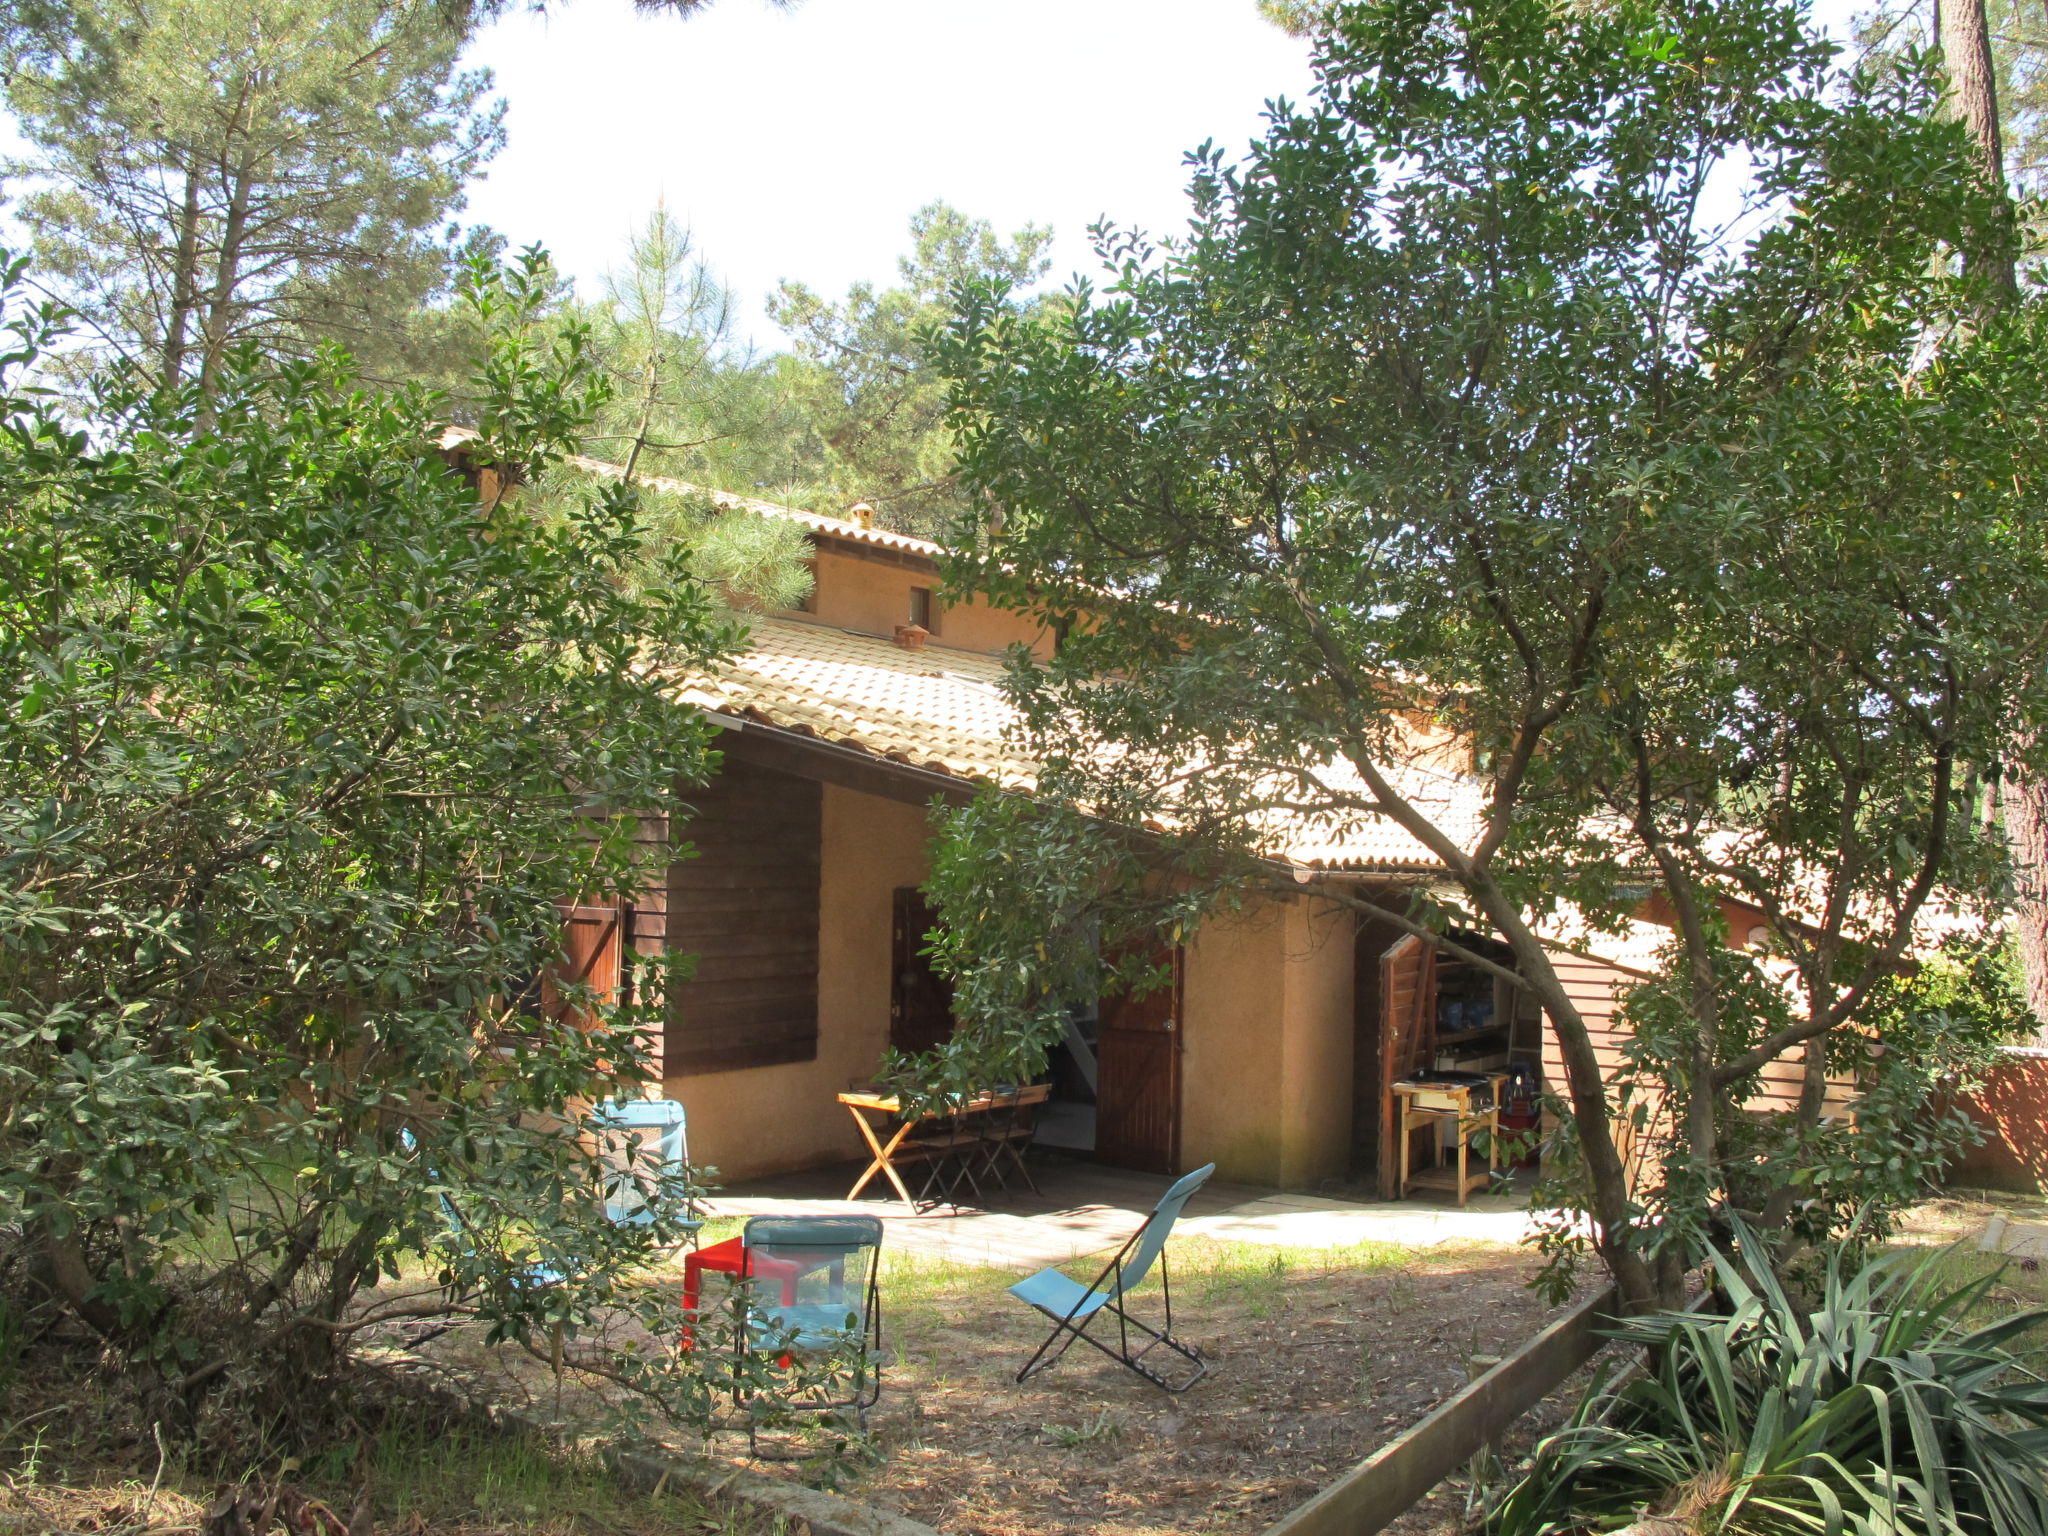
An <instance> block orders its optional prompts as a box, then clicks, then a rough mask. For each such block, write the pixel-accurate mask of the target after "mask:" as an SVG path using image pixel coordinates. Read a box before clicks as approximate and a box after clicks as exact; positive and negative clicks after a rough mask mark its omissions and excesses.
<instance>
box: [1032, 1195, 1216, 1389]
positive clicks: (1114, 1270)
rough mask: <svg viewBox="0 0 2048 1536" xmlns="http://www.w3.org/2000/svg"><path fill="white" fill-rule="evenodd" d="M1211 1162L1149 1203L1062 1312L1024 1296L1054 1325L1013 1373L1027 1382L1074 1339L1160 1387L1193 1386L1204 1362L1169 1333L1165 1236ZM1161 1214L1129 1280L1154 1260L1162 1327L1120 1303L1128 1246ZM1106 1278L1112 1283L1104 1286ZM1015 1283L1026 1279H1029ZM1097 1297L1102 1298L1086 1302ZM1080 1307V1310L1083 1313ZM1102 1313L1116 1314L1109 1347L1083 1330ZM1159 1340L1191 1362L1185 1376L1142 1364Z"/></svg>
mask: <svg viewBox="0 0 2048 1536" xmlns="http://www.w3.org/2000/svg"><path fill="white" fill-rule="evenodd" d="M1215 1167H1216V1165H1215V1164H1214V1163H1211V1164H1209V1165H1208V1166H1207V1167H1205V1168H1201V1169H1198V1170H1196V1172H1194V1173H1192V1174H1189V1175H1187V1176H1186V1177H1184V1178H1182V1179H1180V1180H1178V1181H1177V1182H1176V1183H1175V1184H1174V1186H1173V1187H1172V1188H1171V1189H1169V1190H1168V1191H1167V1192H1166V1194H1164V1195H1163V1196H1161V1197H1160V1200H1159V1204H1158V1205H1156V1206H1154V1207H1153V1208H1152V1214H1151V1215H1150V1216H1148V1217H1146V1218H1145V1222H1144V1225H1143V1226H1141V1227H1139V1228H1138V1230H1137V1231H1135V1232H1133V1233H1132V1234H1131V1235H1130V1237H1129V1239H1128V1240H1127V1241H1126V1242H1125V1243H1124V1245H1123V1246H1122V1247H1121V1248H1119V1249H1118V1250H1117V1251H1116V1253H1115V1255H1114V1256H1113V1257H1112V1258H1111V1259H1110V1261H1109V1262H1108V1263H1107V1264H1105V1265H1104V1266H1103V1267H1102V1273H1100V1274H1099V1275H1097V1276H1096V1277H1095V1280H1094V1283H1093V1284H1091V1285H1089V1286H1088V1287H1087V1289H1086V1290H1084V1291H1082V1292H1081V1293H1080V1294H1079V1295H1078V1296H1077V1297H1076V1298H1075V1300H1074V1303H1073V1305H1072V1306H1070V1307H1069V1308H1068V1309H1067V1312H1066V1315H1065V1316H1061V1315H1059V1314H1057V1313H1055V1312H1052V1311H1050V1310H1049V1309H1047V1308H1046V1307H1044V1306H1041V1305H1039V1303H1037V1302H1035V1301H1029V1299H1028V1298H1023V1299H1025V1300H1026V1302H1027V1305H1030V1306H1032V1307H1033V1308H1035V1309H1036V1310H1037V1311H1039V1312H1040V1313H1042V1314H1043V1315H1045V1316H1046V1317H1049V1318H1051V1319H1052V1322H1053V1329H1052V1332H1051V1333H1049V1334H1047V1335H1046V1338H1045V1342H1044V1343H1043V1344H1041V1345H1039V1346H1038V1352H1037V1353H1036V1354H1034V1355H1033V1356H1032V1357H1031V1358H1030V1359H1029V1360H1027V1361H1025V1362H1024V1368H1023V1369H1022V1370H1020V1371H1019V1372H1017V1380H1018V1381H1020V1382H1022V1381H1028V1380H1029V1379H1030V1378H1031V1377H1032V1376H1034V1375H1036V1374H1038V1373H1039V1372H1041V1371H1045V1370H1050V1369H1051V1368H1052V1367H1053V1366H1054V1365H1055V1364H1057V1363H1058V1361H1059V1360H1060V1357H1061V1356H1063V1355H1065V1354H1066V1352H1067V1351H1068V1350H1069V1349H1071V1348H1072V1347H1073V1344H1074V1341H1075V1340H1076V1339H1079V1340H1081V1342H1083V1343H1084V1344H1088V1345H1090V1346H1092V1347H1093V1348H1095V1349H1097V1350H1100V1351H1101V1352H1102V1353H1103V1354H1105V1355H1107V1356H1109V1358H1110V1359H1112V1360H1114V1361H1116V1362H1117V1364H1119V1365H1125V1366H1129V1367H1130V1368H1131V1369H1132V1370H1133V1371H1135V1372H1137V1373H1138V1375H1140V1376H1142V1377H1144V1378H1145V1379H1146V1380H1147V1381H1149V1382H1151V1383H1152V1384H1153V1385H1154V1386H1155V1387H1158V1388H1159V1389H1160V1390H1161V1391H1164V1392H1173V1393H1180V1392H1185V1391H1187V1389H1188V1388H1189V1387H1192V1386H1193V1385H1194V1384H1195V1383H1196V1382H1198V1381H1200V1380H1201V1379H1202V1378H1203V1377H1204V1376H1206V1375H1208V1374H1209V1361H1208V1358H1207V1357H1206V1356H1204V1355H1203V1353H1202V1352H1201V1350H1200V1349H1198V1348H1196V1347H1195V1346H1194V1345H1192V1344H1184V1343H1182V1342H1181V1341H1180V1340H1179V1339H1176V1338H1175V1337H1174V1336H1173V1281H1172V1278H1171V1276H1170V1275H1169V1273H1168V1271H1167V1263H1166V1239H1167V1236H1168V1235H1169V1234H1170V1233H1171V1232H1172V1230H1173V1224H1174V1223H1175V1222H1176V1221H1178V1220H1179V1219H1180V1213H1181V1210H1182V1208H1183V1207H1185V1206H1186V1204H1187V1201H1188V1199H1189V1198H1190V1197H1191V1196H1192V1195H1193V1194H1194V1192H1195V1191H1196V1190H1198V1189H1200V1188H1201V1187H1202V1185H1203V1183H1205V1182H1206V1181H1207V1180H1208V1177H1209V1175H1210V1174H1211V1173H1212V1172H1214V1171H1215ZM1184 1186H1185V1187H1184ZM1169 1203H1171V1204H1172V1205H1173V1210H1172V1212H1171V1213H1170V1214H1169V1213H1168V1212H1167V1211H1166V1209H1165V1208H1166V1206H1167V1205H1168V1204H1169ZM1162 1218H1163V1219H1164V1224H1165V1230H1164V1231H1162V1232H1161V1234H1160V1236H1159V1239H1158V1246H1157V1249H1156V1252H1155V1254H1153V1255H1150V1256H1147V1257H1146V1258H1141V1259H1140V1261H1139V1263H1138V1264H1137V1265H1135V1266H1133V1267H1134V1268H1135V1270H1136V1273H1135V1274H1132V1275H1131V1276H1130V1277H1129V1284H1130V1285H1132V1286H1136V1285H1142V1284H1143V1283H1144V1280H1145V1276H1146V1274H1147V1272H1148V1271H1149V1270H1150V1268H1151V1263H1152V1262H1156V1263H1157V1264H1158V1266H1159V1287H1160V1294H1161V1297H1162V1299H1163V1301H1164V1303H1165V1311H1166V1320H1165V1327H1164V1328H1163V1329H1159V1328H1153V1327H1151V1326H1150V1325H1149V1324H1147V1323H1143V1322H1140V1321H1139V1320H1138V1319H1137V1318H1135V1317H1133V1316H1131V1313H1130V1309H1129V1308H1128V1306H1126V1305H1125V1303H1126V1302H1127V1300H1128V1294H1129V1293H1128V1290H1127V1288H1126V1284H1125V1275H1126V1264H1127V1263H1128V1261H1129V1260H1130V1257H1131V1255H1132V1253H1133V1251H1135V1250H1137V1249H1138V1248H1139V1247H1140V1246H1141V1245H1142V1244H1144V1242H1145V1240H1146V1238H1147V1237H1148V1236H1149V1235H1150V1233H1151V1232H1152V1229H1153V1225H1154V1223H1156V1222H1159V1221H1161V1220H1162ZM1148 1259H1149V1262H1148ZM1041 1273H1043V1272H1041ZM1034 1278H1035V1277H1034ZM1105 1282H1113V1283H1112V1284H1108V1285H1105ZM1020 1283H1021V1284H1029V1283H1030V1282H1028V1281H1026V1282H1020ZM1013 1289H1014V1288H1013ZM1097 1296H1100V1297H1102V1298H1103V1299H1102V1300H1101V1301H1100V1302H1099V1303H1097V1304H1095V1305H1093V1306H1091V1305H1090V1302H1091V1301H1093V1300H1094V1298H1095V1297H1097ZM1084 1312H1085V1315H1083V1314H1084ZM1105 1312H1113V1313H1115V1314H1116V1324H1117V1343H1116V1347H1115V1348H1114V1349H1112V1348H1111V1347H1110V1346H1109V1345H1108V1344H1106V1343H1104V1342H1103V1341H1102V1340H1101V1339H1098V1338H1096V1337H1095V1336H1094V1335H1093V1334H1091V1333H1089V1332H1088V1325H1089V1324H1090V1323H1092V1322H1094V1321H1095V1319H1096V1318H1098V1317H1100V1316H1101V1315H1102V1314H1103V1313H1105ZM1076 1318H1079V1319H1080V1321H1079V1322H1078V1323H1077V1322H1076V1321H1075V1319H1076ZM1133 1329H1135V1330H1137V1332H1139V1333H1140V1334H1142V1335H1144V1337H1145V1338H1146V1339H1147V1340H1149V1341H1150V1342H1148V1343H1147V1344H1145V1346H1144V1347H1143V1348H1141V1349H1140V1350H1138V1351H1137V1353H1136V1354H1133V1353H1132V1352H1131V1331H1132V1330H1133ZM1055 1341H1058V1343H1059V1348H1058V1349H1056V1350H1054V1349H1053V1348H1052V1346H1053V1344H1054V1342H1055ZM1162 1345H1163V1346H1164V1347H1165V1348H1167V1349H1168V1350H1171V1351H1172V1352H1173V1353H1174V1354H1176V1355H1179V1356H1180V1357H1181V1359H1183V1360H1185V1361H1186V1362H1187V1363H1188V1365H1189V1366H1190V1367H1192V1369H1191V1370H1190V1371H1189V1372H1188V1374H1187V1376H1186V1378H1185V1379H1184V1380H1179V1381H1176V1380H1173V1379H1171V1378H1169V1377H1167V1376H1165V1375H1163V1374H1162V1373H1160V1372H1159V1371H1155V1370H1153V1369H1152V1368H1151V1367H1150V1366H1148V1365H1146V1364H1145V1363H1144V1362H1145V1357H1146V1356H1147V1355H1149V1354H1151V1353H1152V1351H1153V1350H1155V1349H1158V1348H1160V1347H1161V1346H1162ZM1048 1350H1052V1353H1051V1355H1050V1356H1049V1357H1048V1355H1047V1353H1046V1352H1047V1351H1048Z"/></svg>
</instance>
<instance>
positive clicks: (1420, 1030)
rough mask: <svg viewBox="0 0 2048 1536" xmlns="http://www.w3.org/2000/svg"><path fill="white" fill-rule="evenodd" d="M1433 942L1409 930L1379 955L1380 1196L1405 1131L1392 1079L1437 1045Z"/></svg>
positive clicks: (1395, 1170)
mask: <svg viewBox="0 0 2048 1536" xmlns="http://www.w3.org/2000/svg"><path fill="white" fill-rule="evenodd" d="M1435 1019H1436V946H1435V945H1433V944H1425V943H1424V942H1423V941H1422V940H1421V939H1418V938H1417V937H1415V935H1414V934H1412V933H1405V934H1403V935H1402V936H1401V937H1400V938H1398V939H1396V940H1395V941H1394V942H1393V944H1392V945H1391V946H1390V947H1389V948H1388V950H1387V952H1386V953H1385V954H1383V955H1381V956H1380V1082H1379V1093H1380V1166H1379V1183H1380V1198H1381V1199H1382V1200H1391V1199H1393V1198H1394V1195H1395V1185H1396V1184H1398V1183H1399V1182H1400V1177H1401V1166H1400V1157H1399V1153H1400V1147H1399V1145H1398V1144H1397V1142H1396V1140H1395V1138H1396V1137H1398V1136H1400V1135H1402V1134H1403V1133H1402V1132H1401V1130H1400V1129H1399V1128H1398V1124H1397V1118H1396V1116H1395V1114H1394V1104H1393V1099H1394V1084H1395V1083H1396V1082H1397V1081H1399V1080H1400V1079H1401V1078H1404V1077H1406V1076H1407V1075H1408V1074H1409V1073H1410V1072H1414V1071H1417V1070H1419V1069H1420V1068H1422V1067H1426V1066H1428V1065H1429V1057H1430V1055H1431V1054H1432V1053H1433V1051H1434V1049H1435V1041H1436V1031H1435V1029H1434V1023H1435Z"/></svg>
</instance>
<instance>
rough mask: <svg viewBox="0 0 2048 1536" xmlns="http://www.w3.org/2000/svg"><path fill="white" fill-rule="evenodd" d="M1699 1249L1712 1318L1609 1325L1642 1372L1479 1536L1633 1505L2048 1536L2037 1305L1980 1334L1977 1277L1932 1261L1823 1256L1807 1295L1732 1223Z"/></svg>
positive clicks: (1778, 1520) (1562, 1445)
mask: <svg viewBox="0 0 2048 1536" xmlns="http://www.w3.org/2000/svg"><path fill="white" fill-rule="evenodd" d="M1739 1235H1740V1236H1741V1237H1743V1238H1745V1239H1747V1240H1746V1241H1744V1242H1743V1243H1742V1245H1741V1254H1740V1257H1739V1258H1738V1259H1731V1258H1729V1257H1726V1256H1722V1255H1717V1256H1716V1258H1715V1260H1714V1279H1715V1284H1716V1288H1717V1289H1716V1293H1715V1295H1714V1297H1713V1298H1712V1303H1713V1304H1714V1307H1715V1310H1711V1311H1707V1310H1703V1311H1699V1312H1665V1313H1660V1314H1656V1315H1653V1316H1647V1317H1639V1318H1633V1319H1630V1320H1629V1321H1628V1322H1626V1323H1624V1324H1622V1325H1621V1326H1620V1327H1619V1328H1617V1329H1616V1330H1615V1331H1616V1334H1617V1336H1618V1337H1619V1338H1621V1339H1622V1340H1624V1341H1625V1342H1627V1343H1629V1344H1633V1345H1637V1346H1641V1347H1643V1348H1645V1349H1647V1350H1648V1351H1649V1352H1650V1353H1649V1359H1650V1362H1651V1364H1650V1368H1649V1370H1648V1372H1647V1373H1646V1374H1644V1375H1641V1376H1639V1377H1637V1378H1636V1379H1635V1380H1633V1381H1632V1382H1630V1383H1629V1384H1627V1385H1626V1386H1623V1387H1622V1388H1620V1389H1619V1390H1618V1391H1615V1392H1608V1391H1607V1390H1605V1388H1604V1387H1603V1386H1602V1385H1601V1384H1598V1383H1596V1384H1595V1386H1594V1388H1593V1389H1592V1390H1591V1391H1589V1392H1588V1393H1587V1395H1586V1397H1585V1399H1584V1401H1583V1402H1582V1403H1581V1404H1580V1406H1579V1409H1578V1411H1577V1413H1576V1414H1575V1415H1574V1416H1573V1418H1572V1421H1571V1422H1570V1423H1569V1424H1568V1425H1567V1426H1566V1427H1565V1428H1564V1429H1563V1430H1561V1431H1559V1432H1558V1433H1557V1434H1554V1435H1552V1436H1550V1437H1549V1438H1548V1439H1546V1440H1545V1441H1544V1442H1543V1443H1542V1444H1541V1445H1539V1446H1538V1447H1537V1450H1536V1456H1535V1461H1534V1465H1533V1466H1532V1468H1531V1469H1530V1471H1529V1472H1528V1474H1527V1475H1526V1476H1524V1477H1523V1478H1522V1479H1521V1480H1520V1481H1519V1482H1517V1483H1516V1484H1515V1486H1514V1487H1513V1488H1512V1489H1510V1490H1509V1492H1508V1493H1507V1495H1506V1497H1505V1498H1504V1499H1503V1500H1502V1502H1501V1503H1500V1505H1499V1506H1498V1507H1497V1508H1496V1509H1495V1511H1494V1512H1493V1514H1492V1516H1491V1518H1490V1519H1489V1520H1488V1522H1487V1525H1486V1529H1487V1530H1488V1531H1489V1532H1490V1533H1493V1536H1545V1533H1550V1532H1568V1531H1569V1532H1577V1531H1586V1530H1601V1529H1607V1528H1613V1527H1618V1526H1621V1525H1625V1524H1628V1523H1629V1522H1631V1521H1633V1520H1635V1519H1638V1518H1640V1516H1641V1515H1642V1514H1643V1513H1644V1512H1645V1511H1647V1512H1649V1513H1651V1514H1654V1515H1658V1516H1662V1517H1665V1518H1668V1519H1671V1520H1673V1521H1675V1522H1678V1523H1679V1524H1680V1525H1682V1526H1683V1527H1684V1528H1686V1529H1696V1530H1708V1529H1711V1530H1717V1531H1728V1532H1731V1533H1747V1532H1759V1533H1761V1532H1768V1533H1771V1536H1783V1533H1785V1532H1798V1531H1814V1532H1829V1533H1833V1532H1837V1531H1857V1532H1870V1533H1878V1532H1914V1533H1926V1536H1936V1533H1940V1536H1951V1533H1952V1536H1962V1533H1964V1532H1996V1533H1998V1536H2038V1533H2040V1532H2042V1531H2044V1530H2048V1380H2044V1379H2043V1378H2042V1376H2041V1375H2040V1373H2039V1372H2038V1370H2037V1369H2036V1368H2035V1366H2034V1364H2033V1363H2032V1358H2033V1355H2034V1354H2035V1353H2036V1352H2034V1351H2031V1350H2025V1349H2022V1347H2021V1346H2023V1345H2024V1344H2025V1343H2026V1341H2028V1340H2030V1339H2031V1338H2032V1337H2033V1336H2034V1335H2035V1333H2036V1331H2037V1330H2038V1329H2040V1328H2041V1327H2042V1325H2043V1324H2044V1322H2048V1310H2044V1309H2039V1308H2036V1309H2031V1310H2028V1311H2025V1312H2021V1313H2018V1314H2015V1315H2013V1316H2009V1317H2006V1318H2003V1319H2001V1320H1999V1321H1997V1322H1995V1323H1992V1324H1990V1325H1988V1326H1982V1327H1972V1326H1971V1314H1972V1312H1973V1311H1974V1310H1975V1309H1976V1308H1977V1306H1978V1304H1979V1303H1980V1302H1981V1300H1982V1299H1983V1297H1984V1294H1985V1292H1986V1291H1987V1290H1988V1289H1989V1287H1990V1286H1991V1284H1992V1283H1993V1281H1994V1280H1995V1278H1996V1277H1995V1276H1986V1277H1983V1278H1980V1279H1978V1280H1976V1281H1973V1282H1970V1283H1967V1284H1964V1285H1961V1286H1946V1285H1944V1284H1943V1283H1942V1280H1941V1273H1940V1272H1941V1268H1942V1263H1941V1259H1942V1256H1941V1255H1939V1254H1936V1255H1932V1256H1920V1257H1912V1256H1908V1255H1905V1254H1891V1255H1887V1256H1885V1257H1881V1258H1878V1259H1876V1260H1873V1261H1870V1262H1868V1263H1862V1262H1856V1263H1855V1264H1854V1265H1853V1267H1852V1266H1850V1265H1845V1264H1844V1263H1843V1262H1842V1259H1841V1257H1840V1256H1839V1255H1838V1256H1836V1257H1835V1258H1833V1259H1831V1261H1830V1262H1829V1264H1828V1266H1827V1270H1826V1274H1825V1278H1824V1280H1823V1282H1822V1289H1821V1293H1820V1295H1819V1296H1818V1297H1817V1298H1815V1299H1813V1300H1812V1301H1811V1303H1810V1304H1809V1303H1808V1302H1807V1301H1806V1300H1805V1299H1803V1298H1801V1297H1799V1296H1798V1295H1796V1294H1794V1293H1791V1292H1788V1291H1787V1290H1786V1289H1785V1288H1784V1287H1782V1286H1781V1285H1780V1283H1779V1281H1778V1280H1777V1278H1776V1277H1775V1276H1774V1274H1773V1273H1772V1269H1771V1265H1770V1263H1769V1262H1768V1260H1767V1258H1765V1257H1764V1255H1766V1254H1767V1253H1768V1245H1766V1244H1762V1243H1760V1242H1758V1241H1756V1239H1755V1238H1754V1236H1753V1235H1751V1234H1749V1233H1747V1232H1746V1231H1744V1232H1741V1233H1739Z"/></svg>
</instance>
